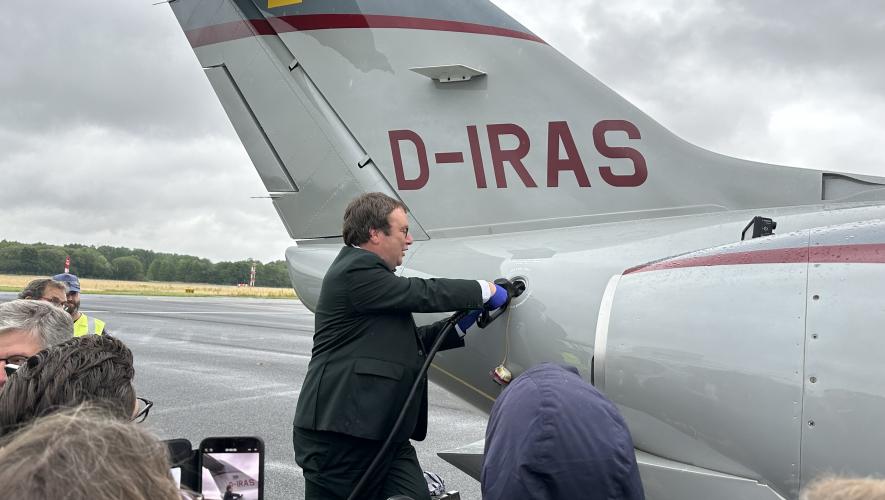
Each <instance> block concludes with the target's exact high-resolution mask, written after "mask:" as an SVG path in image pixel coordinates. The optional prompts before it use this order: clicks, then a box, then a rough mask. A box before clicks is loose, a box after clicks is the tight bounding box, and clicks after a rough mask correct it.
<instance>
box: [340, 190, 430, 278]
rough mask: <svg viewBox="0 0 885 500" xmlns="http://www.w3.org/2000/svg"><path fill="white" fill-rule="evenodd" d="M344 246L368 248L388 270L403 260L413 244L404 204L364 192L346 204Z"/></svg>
mask: <svg viewBox="0 0 885 500" xmlns="http://www.w3.org/2000/svg"><path fill="white" fill-rule="evenodd" d="M342 231H343V235H344V244H345V245H351V246H353V245H356V246H359V247H361V248H363V249H365V250H368V251H370V252H372V253H374V254H376V255H378V256H379V257H381V260H383V261H384V263H385V264H387V267H388V268H390V270H394V269H396V267H397V266H399V265H400V264H402V263H403V256H404V255H405V253H406V249H407V248H408V247H409V245H411V244H412V241H413V240H412V236H411V235H410V234H409V218H408V216H407V215H406V206H405V205H403V204H402V203H401V202H400V201H398V200H395V199H393V198H391V197H390V196H387V195H386V194H383V193H366V194H363V195H361V196H359V197H357V198H356V199H354V200H353V201H351V202H350V204H348V205H347V208H346V209H345V210H344V225H343V228H342Z"/></svg>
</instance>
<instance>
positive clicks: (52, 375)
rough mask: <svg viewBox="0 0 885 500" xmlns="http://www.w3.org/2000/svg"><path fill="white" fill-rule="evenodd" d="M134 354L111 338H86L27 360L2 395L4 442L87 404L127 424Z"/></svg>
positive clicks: (0, 432) (132, 396)
mask: <svg viewBox="0 0 885 500" xmlns="http://www.w3.org/2000/svg"><path fill="white" fill-rule="evenodd" d="M133 377H135V368H133V366H132V351H130V350H129V348H128V347H126V345H125V344H123V342H122V341H120V340H119V339H116V338H114V337H112V336H110V335H87V336H84V337H76V338H72V339H70V340H68V341H66V342H62V343H61V344H57V345H54V346H50V347H49V348H47V349H44V350H42V351H40V352H39V353H37V354H36V355H35V356H32V357H30V358H28V361H27V363H25V365H24V366H22V367H21V368H19V369H18V371H16V372H15V373H14V374H12V375H10V376H9V378H8V379H7V381H6V385H5V386H4V387H3V390H2V391H0V436H3V435H6V434H9V433H10V432H13V431H15V430H16V429H18V428H19V427H21V426H23V425H26V424H27V423H29V422H31V421H32V420H34V419H36V418H38V417H41V416H45V415H48V414H51V413H54V412H56V411H59V410H61V409H64V408H70V407H73V406H77V405H79V404H81V403H84V402H90V403H92V404H93V405H98V406H102V407H104V408H105V410H106V411H107V412H108V414H110V415H112V416H114V417H116V418H119V419H122V420H128V419H129V418H130V417H131V416H132V412H133V409H134V408H135V389H134V388H133V387H132V379H133Z"/></svg>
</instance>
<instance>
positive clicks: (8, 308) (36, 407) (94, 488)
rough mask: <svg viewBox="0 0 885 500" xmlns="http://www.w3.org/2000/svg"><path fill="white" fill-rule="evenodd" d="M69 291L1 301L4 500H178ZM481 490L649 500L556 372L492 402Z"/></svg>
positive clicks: (29, 290) (115, 357) (121, 376)
mask: <svg viewBox="0 0 885 500" xmlns="http://www.w3.org/2000/svg"><path fill="white" fill-rule="evenodd" d="M59 284H60V285H61V287H59ZM66 292H67V289H66V288H65V285H64V283H60V282H58V281H54V280H51V279H50V280H36V281H35V282H32V283H31V284H30V285H28V287H26V288H25V291H23V293H22V295H24V296H26V297H27V298H26V299H18V300H13V301H10V302H6V303H3V304H0V367H2V368H3V369H2V371H0V484H2V485H3V498H15V499H54V498H71V499H80V498H83V499H85V498H96V499H104V498H127V499H145V500H147V499H177V498H181V497H182V494H183V493H182V492H181V491H180V490H179V488H178V487H177V486H176V484H175V483H174V482H173V479H172V477H171V475H170V472H169V460H168V457H167V451H166V447H165V445H164V444H163V443H162V442H161V441H159V440H158V439H157V438H156V437H154V436H153V435H152V434H150V433H149V432H147V431H146V430H144V429H143V428H141V427H139V426H138V425H137V424H138V423H139V422H141V421H142V420H144V418H146V417H147V415H148V413H149V411H150V408H151V406H152V403H151V402H150V401H148V400H147V399H144V398H141V397H139V396H138V395H137V394H136V391H135V388H134V386H133V384H132V382H133V379H134V377H135V368H134V366H133V358H132V352H131V351H130V350H129V348H127V347H126V345H125V344H124V343H123V342H122V341H121V340H119V339H117V338H115V337H113V336H111V335H83V336H77V337H75V336H74V328H73V320H72V317H71V314H69V312H67V311H66V310H65V309H63V308H62V306H63V305H64V303H65V302H66V300H67V299H66ZM78 292H79V289H78ZM53 299H54V300H53ZM481 484H482V491H483V498H485V499H492V500H497V499H500V500H505V499H515V498H535V499H541V498H543V499H574V498H583V499H596V498H599V499H603V498H604V499H615V498H617V499H628V500H635V499H642V498H644V493H643V489H642V484H641V481H640V478H639V469H638V467H637V464H636V458H635V454H634V450H633V443H632V441H631V438H630V433H629V431H628V429H627V426H626V424H625V422H624V419H623V418H622V417H621V415H620V413H619V412H618V410H617V408H616V406H615V405H614V404H612V403H611V402H610V401H609V400H608V399H606V398H605V396H603V395H602V394H601V393H600V392H599V391H597V390H596V389H595V388H594V387H593V386H591V385H590V384H587V383H586V382H584V381H583V380H582V379H581V377H580V376H579V375H578V373H577V371H576V370H574V369H573V368H568V367H562V366H558V365H553V364H542V365H539V366H536V367H534V368H531V369H529V370H527V371H526V372H525V373H523V374H522V375H521V376H519V377H517V378H516V379H515V380H514V381H513V382H512V383H511V384H510V385H509V386H508V387H507V389H505V390H504V392H503V393H502V394H501V396H499V397H498V399H497V401H496V403H495V405H494V407H493V409H492V412H491V415H490V417H489V424H488V429H487V433H486V449H485V458H484V464H483V471H482V481H481ZM801 499H802V500H860V499H866V500H870V499H872V500H877V499H878V500H885V482H883V481H879V480H875V479H844V478H830V479H825V480H822V481H818V482H816V483H814V484H813V485H811V486H810V487H808V488H807V489H806V490H805V491H803V493H802V496H801Z"/></svg>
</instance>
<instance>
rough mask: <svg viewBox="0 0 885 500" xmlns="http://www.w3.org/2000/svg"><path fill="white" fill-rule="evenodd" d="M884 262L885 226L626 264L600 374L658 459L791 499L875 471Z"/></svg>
mask: <svg viewBox="0 0 885 500" xmlns="http://www.w3.org/2000/svg"><path fill="white" fill-rule="evenodd" d="M883 262H885V223H883V222H881V221H876V222H870V223H864V224H851V225H843V226H835V227H827V228H817V229H812V230H805V231H801V232H796V233H791V234H785V235H779V236H770V237H763V238H757V239H754V240H750V241H742V242H740V243H737V244H733V245H728V246H724V247H717V248H713V249H708V250H703V251H699V252H694V253H691V254H686V255H681V256H676V257H673V258H669V259H665V260H662V261H657V262H653V263H649V264H646V265H642V266H638V267H635V268H632V269H628V270H627V271H625V272H624V273H623V274H621V275H618V276H615V277H613V278H612V279H611V281H610V282H609V284H608V287H607V289H606V292H605V294H604V297H603V300H602V304H601V308H600V317H599V321H598V325H597V331H596V344H595V358H594V382H595V384H596V385H597V386H598V387H599V388H600V389H601V390H603V391H604V392H605V393H606V394H607V395H608V396H609V397H610V398H611V399H612V400H614V401H615V402H616V403H617V404H618V405H619V407H620V408H621V409H622V411H623V413H624V416H625V417H626V419H627V421H628V424H629V426H630V430H631V432H632V434H633V439H634V442H635V446H636V448H637V450H640V451H641V452H647V453H649V454H651V455H653V456H656V457H660V458H662V459H666V460H669V461H673V462H676V463H679V464H684V465H686V466H693V467H698V468H703V469H705V470H707V471H716V472H719V473H723V474H726V475H730V476H737V477H740V478H747V479H750V480H753V481H755V483H757V484H760V485H765V486H767V487H769V488H771V490H773V491H774V492H777V494H779V495H781V496H783V497H785V498H796V497H797V496H798V491H799V488H800V486H802V485H804V484H806V483H807V482H808V481H810V480H812V479H814V478H815V477H817V476H818V475H820V474H822V473H837V474H843V473H844V474H852V475H880V474H881V473H882V471H883V470H885V467H883V466H885V455H883V453H882V450H883V449H885V433H882V432H880V431H879V430H878V428H877V426H876V425H875V424H874V426H873V427H871V426H870V424H871V423H874V422H878V421H879V419H880V418H881V416H882V415H885V384H883V381H885V363H883V361H882V358H883V356H885V332H883V331H882V325H883V324H885V265H883ZM748 464H752V465H748ZM644 480H645V481H646V485H648V484H649V478H647V477H645V476H644ZM766 489H768V488H766ZM759 498H762V497H761V496H760V497H759Z"/></svg>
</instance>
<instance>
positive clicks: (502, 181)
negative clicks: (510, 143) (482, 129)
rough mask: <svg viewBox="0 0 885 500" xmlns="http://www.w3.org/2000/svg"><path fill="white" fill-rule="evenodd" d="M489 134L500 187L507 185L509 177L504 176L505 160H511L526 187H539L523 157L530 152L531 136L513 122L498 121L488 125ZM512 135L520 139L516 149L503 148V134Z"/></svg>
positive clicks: (496, 180) (496, 179)
mask: <svg viewBox="0 0 885 500" xmlns="http://www.w3.org/2000/svg"><path fill="white" fill-rule="evenodd" d="M486 129H487V131H488V134H489V146H490V147H491V149H492V167H494V169H495V183H496V184H497V185H498V187H499V188H506V187H507V178H506V177H505V176H504V162H510V166H512V167H513V170H515V171H516V173H517V174H518V175H519V178H520V179H521V180H522V183H523V184H525V186H526V187H538V185H537V184H535V181H534V179H532V176H531V175H529V172H528V170H526V168H525V165H523V164H522V159H523V158H525V157H526V155H527V154H529V136H528V134H526V132H525V130H523V129H522V127H520V126H519V125H515V124H513V123H498V124H494V125H487V126H486ZM502 135H512V136H515V137H516V139H517V140H518V141H519V144H518V145H517V146H516V149H509V150H503V149H501V136H502Z"/></svg>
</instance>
